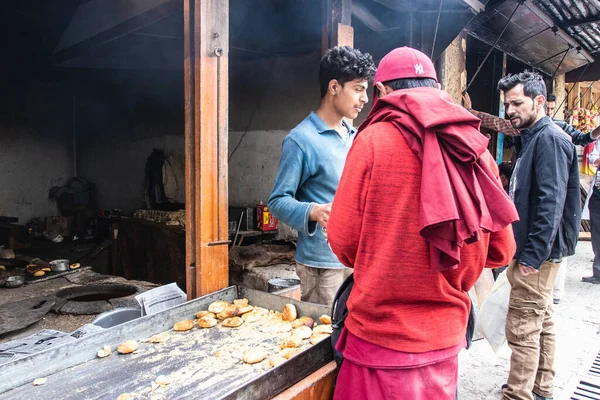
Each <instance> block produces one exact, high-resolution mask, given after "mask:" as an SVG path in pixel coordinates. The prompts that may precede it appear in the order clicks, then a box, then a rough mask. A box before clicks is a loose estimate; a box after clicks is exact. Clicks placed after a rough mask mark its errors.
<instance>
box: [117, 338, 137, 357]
mask: <svg viewBox="0 0 600 400" xmlns="http://www.w3.org/2000/svg"><path fill="white" fill-rule="evenodd" d="M137 348H138V343H137V342H136V341H135V340H127V341H126V342H123V343H121V344H120V345H118V346H117V351H118V352H119V353H121V354H129V353H133V352H134V351H136V350H137Z"/></svg>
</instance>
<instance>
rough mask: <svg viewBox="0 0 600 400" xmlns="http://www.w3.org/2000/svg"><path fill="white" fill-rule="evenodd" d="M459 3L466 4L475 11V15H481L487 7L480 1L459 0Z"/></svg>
mask: <svg viewBox="0 0 600 400" xmlns="http://www.w3.org/2000/svg"><path fill="white" fill-rule="evenodd" d="M457 1H458V2H459V3H463V4H466V5H467V6H469V7H470V8H471V10H473V11H474V12H475V13H477V14H479V13H480V12H484V11H485V5H484V4H483V3H482V2H480V1H478V0H457Z"/></svg>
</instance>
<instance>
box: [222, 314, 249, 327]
mask: <svg viewBox="0 0 600 400" xmlns="http://www.w3.org/2000/svg"><path fill="white" fill-rule="evenodd" d="M243 323H244V320H243V319H241V318H240V317H231V318H227V319H226V320H225V321H223V326H225V327H227V328H237V327H238V326H240V325H242V324H243Z"/></svg>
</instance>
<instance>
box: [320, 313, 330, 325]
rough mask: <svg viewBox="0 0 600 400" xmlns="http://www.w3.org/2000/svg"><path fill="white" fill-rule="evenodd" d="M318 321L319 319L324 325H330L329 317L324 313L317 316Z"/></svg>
mask: <svg viewBox="0 0 600 400" xmlns="http://www.w3.org/2000/svg"><path fill="white" fill-rule="evenodd" d="M319 321H320V322H321V323H322V324H325V325H331V317H330V316H329V315H325V314H323V315H321V316H320V317H319Z"/></svg>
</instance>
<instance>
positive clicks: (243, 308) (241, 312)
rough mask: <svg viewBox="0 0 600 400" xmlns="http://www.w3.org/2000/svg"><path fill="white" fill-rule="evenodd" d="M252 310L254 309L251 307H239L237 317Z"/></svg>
mask: <svg viewBox="0 0 600 400" xmlns="http://www.w3.org/2000/svg"><path fill="white" fill-rule="evenodd" d="M253 309H254V307H252V306H243V307H240V308H239V310H238V315H242V314H246V313H249V312H250V311H252V310H253Z"/></svg>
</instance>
